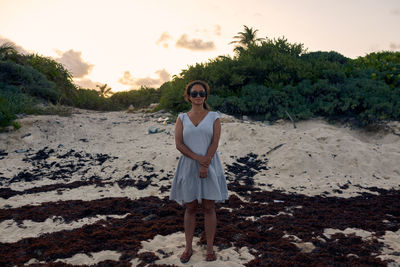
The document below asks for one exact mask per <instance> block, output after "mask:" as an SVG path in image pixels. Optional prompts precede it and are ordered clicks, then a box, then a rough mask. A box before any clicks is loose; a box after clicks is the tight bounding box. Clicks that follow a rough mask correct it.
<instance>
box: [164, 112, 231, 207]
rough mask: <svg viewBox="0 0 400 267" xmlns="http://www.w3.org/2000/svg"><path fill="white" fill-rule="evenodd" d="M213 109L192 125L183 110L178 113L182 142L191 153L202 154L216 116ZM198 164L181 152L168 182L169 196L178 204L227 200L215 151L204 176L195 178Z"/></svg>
mask: <svg viewBox="0 0 400 267" xmlns="http://www.w3.org/2000/svg"><path fill="white" fill-rule="evenodd" d="M219 117H220V116H219V114H218V113H217V112H213V111H209V112H208V113H207V115H206V116H205V117H204V118H203V120H202V121H201V122H200V123H199V124H198V125H197V126H194V124H193V123H192V121H191V120H190V118H189V116H188V115H187V114H186V113H180V114H179V118H180V119H181V121H182V124H183V143H184V144H185V145H186V146H187V147H188V148H189V149H190V150H191V151H193V153H195V154H198V155H202V156H205V155H207V150H208V147H209V146H210V144H211V141H212V138H213V129H214V128H213V127H214V121H215V120H216V119H217V118H219ZM199 168H200V164H199V163H198V162H197V161H195V160H193V159H191V158H189V157H186V156H185V155H183V154H182V155H181V157H180V158H179V161H178V166H177V168H176V172H175V177H174V180H173V181H172V186H171V192H170V196H169V199H170V200H175V201H176V202H178V203H179V204H181V205H182V204H183V203H186V202H192V201H193V200H196V199H197V200H198V201H199V203H201V199H202V198H204V199H210V200H215V201H216V202H224V201H225V200H226V199H228V188H227V186H226V179H225V175H224V170H223V168H222V165H221V161H220V159H219V157H218V152H216V153H215V154H214V156H213V158H212V159H211V163H210V165H209V167H208V176H207V177H206V178H200V177H199Z"/></svg>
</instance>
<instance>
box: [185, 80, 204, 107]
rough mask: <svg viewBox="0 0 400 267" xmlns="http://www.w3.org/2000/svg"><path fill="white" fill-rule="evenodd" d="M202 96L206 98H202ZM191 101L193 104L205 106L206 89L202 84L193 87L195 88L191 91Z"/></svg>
mask: <svg viewBox="0 0 400 267" xmlns="http://www.w3.org/2000/svg"><path fill="white" fill-rule="evenodd" d="M196 94H197V95H196ZM200 94H202V95H204V96H203V97H202V96H201V95H200ZM194 95H196V96H194ZM189 99H190V101H191V102H192V104H195V105H203V103H204V101H205V99H206V90H204V87H203V86H202V85H201V84H195V85H193V87H192V88H191V89H190V96H189Z"/></svg>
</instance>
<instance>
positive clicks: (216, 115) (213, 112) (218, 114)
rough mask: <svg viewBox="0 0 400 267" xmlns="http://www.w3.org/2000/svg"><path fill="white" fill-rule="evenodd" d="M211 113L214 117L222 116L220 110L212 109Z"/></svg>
mask: <svg viewBox="0 0 400 267" xmlns="http://www.w3.org/2000/svg"><path fill="white" fill-rule="evenodd" d="M210 113H211V114H210V115H212V116H213V117H214V118H216V119H217V118H219V117H221V115H220V113H219V112H218V111H210Z"/></svg>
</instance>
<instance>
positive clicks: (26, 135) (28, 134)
mask: <svg viewBox="0 0 400 267" xmlns="http://www.w3.org/2000/svg"><path fill="white" fill-rule="evenodd" d="M31 135H32V134H31V133H27V134H24V135H23V136H21V139H22V138H25V137H28V136H31Z"/></svg>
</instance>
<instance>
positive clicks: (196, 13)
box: [0, 0, 400, 92]
mask: <svg viewBox="0 0 400 267" xmlns="http://www.w3.org/2000/svg"><path fill="white" fill-rule="evenodd" d="M94 6H95V7H96V9H93V7H94ZM0 10H1V11H0V15H1V16H0V44H1V43H4V42H6V41H9V42H12V43H14V44H15V45H16V46H17V47H18V48H19V49H20V50H22V51H26V52H29V53H38V54H40V55H43V56H48V57H52V58H53V59H55V60H57V61H58V62H60V63H62V64H63V65H65V66H66V67H67V69H69V70H70V71H71V72H72V74H73V76H74V82H75V83H76V84H78V85H81V86H82V87H85V88H96V86H95V85H96V84H99V85H102V84H107V85H108V86H109V87H111V88H112V89H113V91H114V92H119V91H125V90H132V89H138V88H139V87H140V86H148V87H155V88H157V87H159V86H160V85H161V84H162V83H164V82H166V81H168V80H170V79H171V78H172V76H173V75H179V74H180V73H181V71H182V70H184V69H187V67H188V66H190V65H194V64H196V63H204V62H208V61H209V60H210V59H213V58H216V57H218V56H220V55H229V56H232V55H233V48H234V45H232V44H229V42H231V41H233V37H234V36H235V35H237V33H238V32H240V31H243V25H246V26H248V27H252V28H253V29H257V30H258V32H257V37H259V38H265V37H267V38H269V39H274V38H279V37H285V38H287V40H288V42H290V43H302V44H303V45H304V48H305V49H307V51H308V52H312V51H336V52H338V53H340V54H342V55H344V56H346V57H349V58H357V57H359V56H365V55H366V54H368V53H371V52H378V51H399V50H400V35H398V34H397V35H396V34H395V32H398V27H397V26H398V25H399V22H400V2H398V1H395V0H385V1H376V0H368V1H360V0H353V1H344V0H341V1H336V2H335V3H328V1H317V0H307V1H302V2H296V1H290V0H285V1H279V2H278V1H261V0H253V1H249V2H248V3H247V6H243V3H242V2H239V1H227V0H224V1H218V2H211V1H209V0H207V1H203V2H194V1H185V2H182V1H178V0H174V1H168V2H163V1H157V0H152V1H146V2H144V1H122V0H116V1H113V2H112V3H109V2H106V1H92V0H91V1H85V2H83V3H81V2H78V1H77V0H74V1H68V2H67V1H64V0H62V1H50V0H40V1H34V2H32V1H29V0H20V1H10V0H0ZM339 17H340V18H339Z"/></svg>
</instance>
